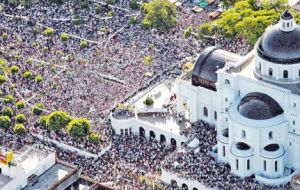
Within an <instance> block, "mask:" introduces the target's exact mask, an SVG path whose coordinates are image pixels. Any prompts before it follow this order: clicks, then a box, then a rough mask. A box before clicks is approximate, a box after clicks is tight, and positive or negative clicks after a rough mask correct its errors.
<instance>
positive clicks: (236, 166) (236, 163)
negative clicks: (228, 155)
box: [235, 159, 239, 170]
mask: <svg viewBox="0 0 300 190" xmlns="http://www.w3.org/2000/svg"><path fill="white" fill-rule="evenodd" d="M235 168H236V170H239V160H238V159H236V160H235Z"/></svg>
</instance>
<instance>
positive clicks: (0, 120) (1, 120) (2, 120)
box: [0, 116, 11, 130]
mask: <svg viewBox="0 0 300 190" xmlns="http://www.w3.org/2000/svg"><path fill="white" fill-rule="evenodd" d="M10 125H11V123H10V119H9V117H8V116H0V128H2V129H5V130H7V129H8V128H9V127H10Z"/></svg>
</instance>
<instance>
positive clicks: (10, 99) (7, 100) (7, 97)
mask: <svg viewBox="0 0 300 190" xmlns="http://www.w3.org/2000/svg"><path fill="white" fill-rule="evenodd" d="M14 100H15V99H14V97H13V96H12V95H11V94H7V95H5V96H4V97H3V102H4V103H6V104H11V103H13V102H14Z"/></svg>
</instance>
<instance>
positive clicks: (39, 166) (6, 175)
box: [0, 147, 56, 190]
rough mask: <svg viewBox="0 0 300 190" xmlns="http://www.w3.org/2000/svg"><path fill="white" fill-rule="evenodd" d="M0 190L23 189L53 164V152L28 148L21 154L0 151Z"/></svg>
mask: <svg viewBox="0 0 300 190" xmlns="http://www.w3.org/2000/svg"><path fill="white" fill-rule="evenodd" d="M0 152H1V154H0V157H1V161H0V190H18V189H23V188H24V187H26V186H27V185H28V184H30V183H31V182H33V181H35V180H36V179H37V178H36V177H38V176H39V175H41V174H43V173H44V172H45V171H46V170H48V169H49V168H50V167H51V166H53V165H54V164H55V162H56V161H55V152H54V151H50V150H47V149H46V148H43V150H41V149H38V148H35V147H28V148H27V149H26V150H24V151H22V152H14V153H12V152H8V151H6V150H5V149H1V151H0Z"/></svg>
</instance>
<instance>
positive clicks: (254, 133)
mask: <svg viewBox="0 0 300 190" xmlns="http://www.w3.org/2000/svg"><path fill="white" fill-rule="evenodd" d="M175 89H176V91H175V92H176V98H177V102H176V107H177V115H181V116H183V117H185V119H186V120H187V121H190V122H195V121H197V120H204V121H206V122H208V123H210V124H212V125H213V126H215V127H216V128H217V141H218V144H217V145H216V146H215V147H216V149H215V150H216V152H215V153H216V154H217V157H216V159H217V160H218V161H220V162H225V163H228V164H229V165H230V166H231V172H232V173H234V174H236V175H238V176H240V177H247V176H252V175H255V178H256V179H257V180H258V181H261V182H263V183H266V184H270V185H278V184H282V183H287V182H289V181H290V179H291V177H292V175H294V174H295V173H298V172H299V169H300V114H299V113H300V26H298V25H297V24H296V23H295V22H294V19H293V16H292V14H291V13H290V12H289V11H288V10H286V11H285V12H284V13H283V14H282V15H281V18H280V21H279V23H278V24H276V25H274V26H271V27H269V28H268V29H267V30H266V32H265V33H264V34H263V36H262V37H261V38H260V39H259V40H258V42H257V44H256V45H255V47H254V49H253V50H252V51H251V52H250V53H249V54H247V55H246V56H239V55H236V54H233V53H230V52H227V51H224V50H221V49H219V48H217V47H208V48H206V49H205V50H204V51H203V52H202V53H201V55H200V56H199V58H198V60H197V62H196V63H195V65H194V67H193V68H192V69H191V70H190V71H188V72H186V73H184V74H183V75H182V76H180V77H179V78H177V79H176V81H175ZM130 120H132V122H130ZM133 120H134V122H133ZM112 126H113V128H114V129H115V131H116V132H117V133H120V132H119V131H120V129H122V130H125V129H128V128H133V129H134V131H135V132H138V127H147V130H152V131H153V132H155V133H161V132H160V130H161V129H159V128H158V127H157V126H155V124H152V125H151V124H147V126H145V125H143V123H141V121H140V120H139V118H138V117H136V116H133V117H132V118H131V119H125V120H124V119H123V120H119V119H117V118H116V117H112ZM165 134H167V135H170V136H171V135H172V132H171V131H168V133H165ZM146 135H148V134H147V133H146ZM176 135H178V138H180V136H179V135H180V134H176ZM174 138H175V139H176V138H177V136H175V137H174ZM176 140H177V139H176ZM180 141H182V139H181V140H180ZM164 176H168V175H164ZM170 176H171V174H170ZM189 187H190V186H189ZM195 187H197V186H195Z"/></svg>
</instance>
